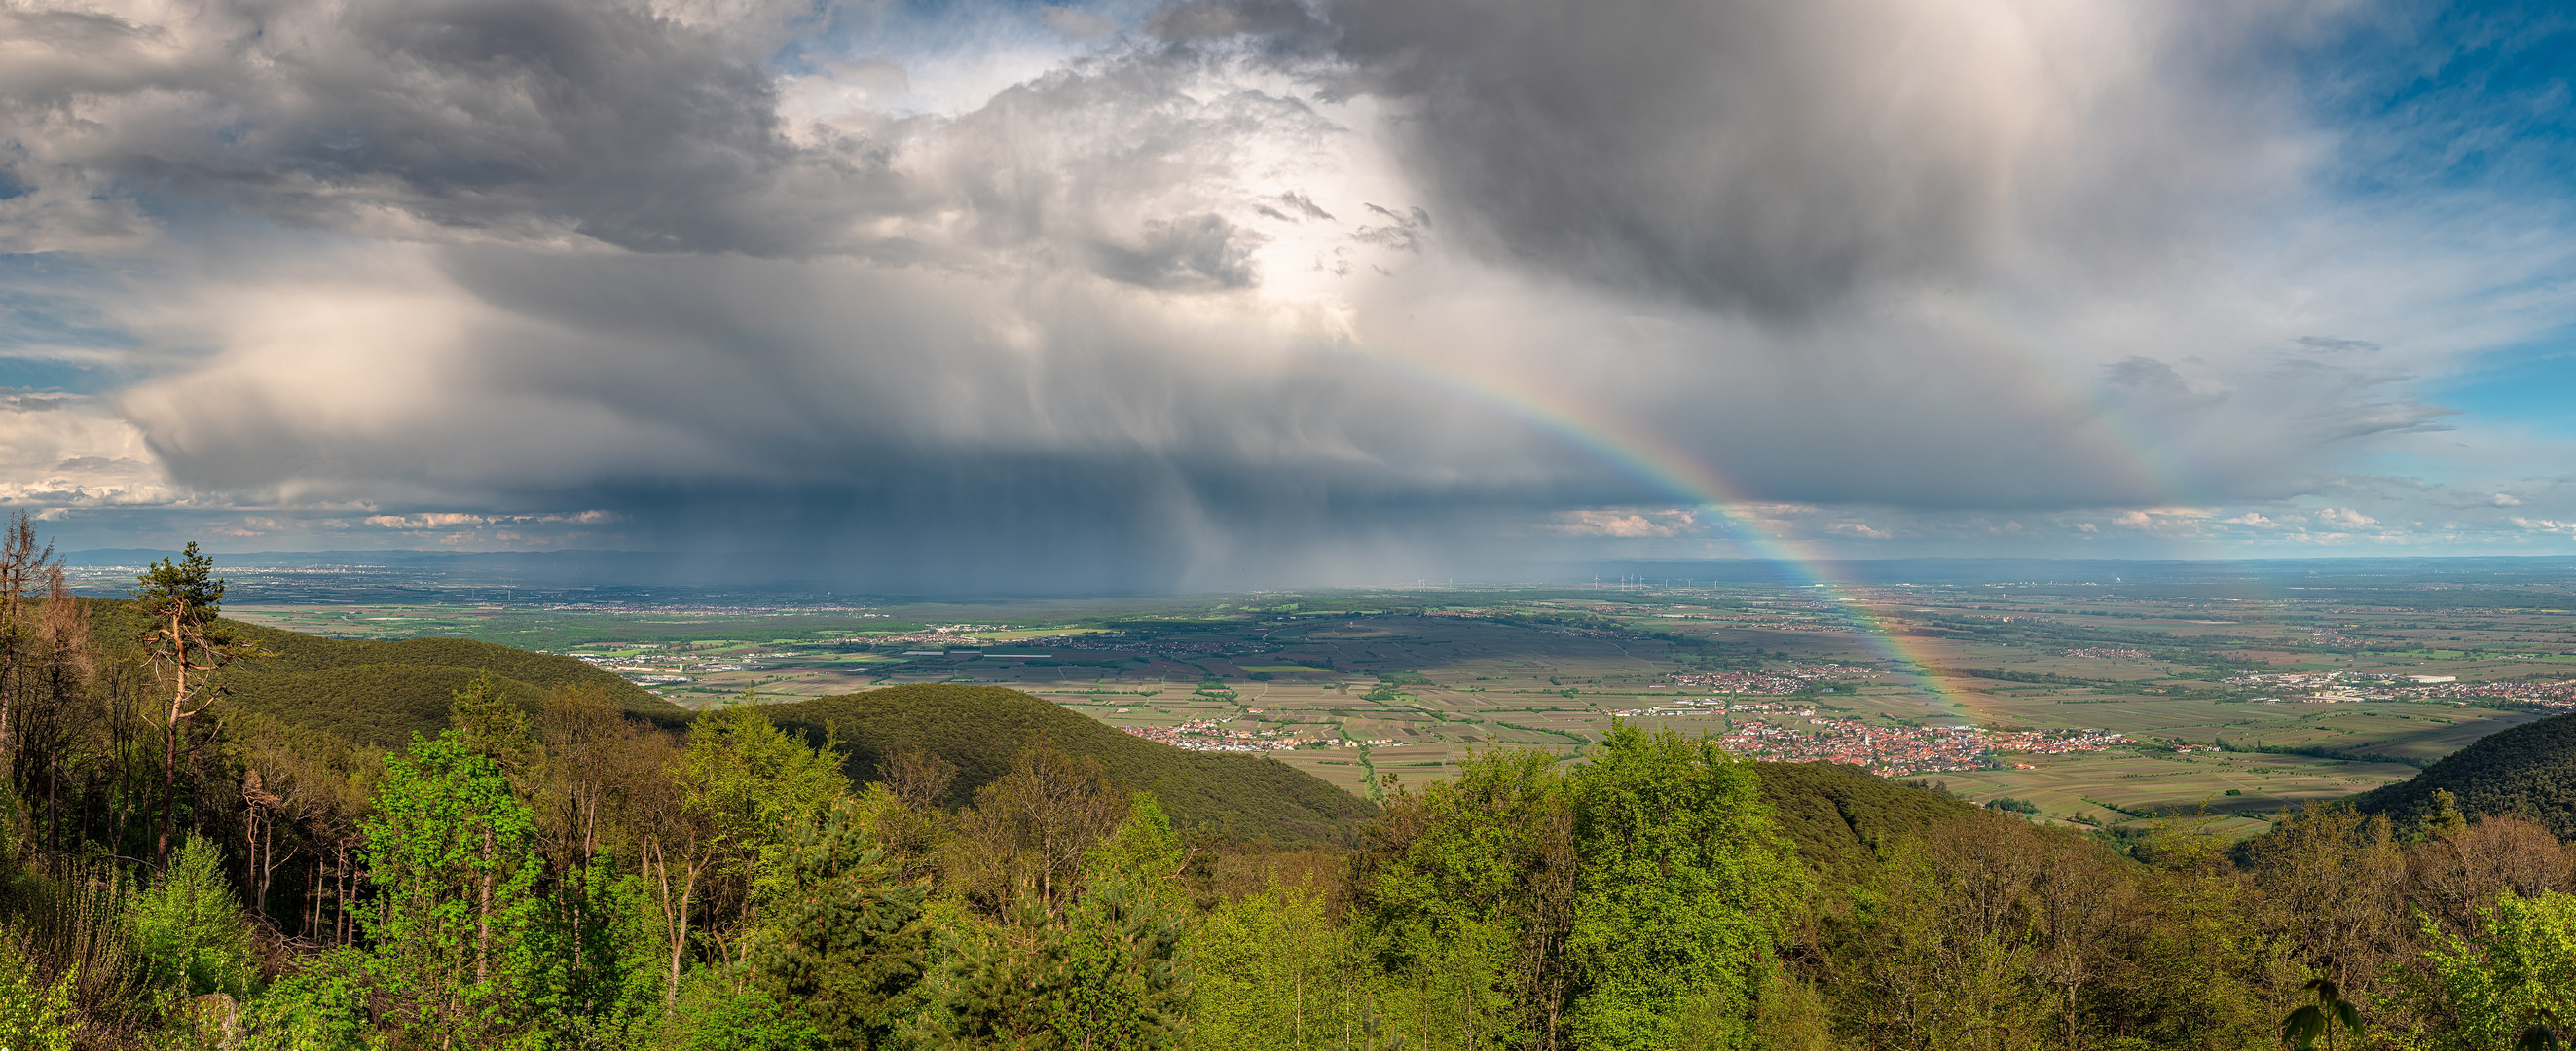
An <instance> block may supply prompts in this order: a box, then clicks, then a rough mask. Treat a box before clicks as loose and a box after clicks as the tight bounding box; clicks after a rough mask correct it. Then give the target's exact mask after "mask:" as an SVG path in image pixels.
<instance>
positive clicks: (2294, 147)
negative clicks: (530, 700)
mask: <svg viewBox="0 0 2576 1051" xmlns="http://www.w3.org/2000/svg"><path fill="white" fill-rule="evenodd" d="M2571 69H2576V19H2571V17H2570V16H2569V15H2567V14H2564V13H2562V12H2561V11H2560V10H2558V9H2557V8H2556V7H2555V6H2554V5H2548V4H2529V5H2460V6H2443V5H2434V4H2419V3H2393V2H2392V3H2373V2H2365V0H2314V2H2303V0H2223V2H2222V0H2209V2H2195V0H1809V2H1805V3H1799V4H1778V3H1770V2H1757V0H1582V2H1576V0H1232V2H1229V0H1187V2H1180V3H1156V2H1146V0H1137V2H1130V0H1110V2H1107V3H1103V4H1097V5H1079V4H1067V5H1054V4H1015V3H1002V2H992V0H964V2H959V3H927V2H911V3H907V2H894V0H884V2H873V3H872V2H854V3H838V2H834V0H796V2H786V0H331V2H313V0H202V2H183V0H0V388H5V389H0V506H5V507H6V508H7V509H11V510H23V511H27V512H29V513H31V514H34V515H35V516H37V517H38V518H39V519H40V520H41V521H42V522H43V523H44V527H45V528H46V529H47V530H48V531H49V534H50V535H51V536H52V537H53V538H54V539H55V541H56V542H57V543H58V544H59V545H61V546H63V547H65V548H67V549H75V550H77V549H88V548H109V547H168V546H174V545H176V544H177V543H179V542H181V541H184V540H188V539H196V540H200V541H203V542H204V543H205V544H206V545H207V547H209V548H210V549H213V550H216V551H243V552H246V551H297V550H301V551H324V550H372V549H386V548H401V549H430V550H551V549H585V548H589V549H613V550H627V551H658V552H669V553H672V556H673V557H674V558H700V559H715V560H718V561H720V562H725V563H726V564H738V565H742V566H745V567H770V570H771V571H776V572H792V573H796V574H810V575H811V576H812V577H813V579H816V580H818V581H820V580H828V581H835V582H842V583H847V584H850V585H854V586H885V587H906V588H928V589H940V588H957V589H1014V588H1027V589H1032V590H1037V589H1082V588H1112V589H1120V590H1138V589H1145V590H1150V589H1159V588H1234V587H1262V586H1294V585H1323V584H1352V583H1372V582H1389V581H1410V580H1414V579H1417V578H1433V579H1438V578H1444V577H1468V578H1481V579H1500V578H1510V577H1511V576H1512V575H1513V569H1514V567H1516V566H1523V565H1532V564H1539V563H1547V562H1561V561H1564V560H1569V559H1576V560H1579V559H1586V558H1659V559H1671V558H1692V557H1818V558H1871V557H1920V556H1941V555H1958V556H1981V557H1982V556H2029V557H2086V558H2102V557H2140V558H2156V557H2180V558H2252V557H2295V556H2300V555H2333V556H2353V555H2372V554H2387V555H2445V554H2480V555H2496V554H2534V555H2542V554H2548V555H2563V554H2576V413H2570V412H2569V411H2567V410H2566V409H2564V408H2563V407H2562V406H2565V405H2567V404H2570V403H2571V401H2576V236H2571V234H2576V193H2571V190H2576V109H2572V108H2571V97H2570V88H2569V84H2568V72H2569V71H2570V70H2571ZM728 560H729V561H728ZM781 567H784V568H783V569H782V568H781Z"/></svg>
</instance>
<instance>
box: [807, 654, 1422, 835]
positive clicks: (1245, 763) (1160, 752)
mask: <svg viewBox="0 0 2576 1051" xmlns="http://www.w3.org/2000/svg"><path fill="white" fill-rule="evenodd" d="M767 711H768V712H769V713H770V717H771V718H773V719H775V720H777V722H778V724H779V725H780V726H784V727H788V728H790V729H800V730H804V731H806V732H808V733H810V734H813V735H815V736H818V737H819V736H822V735H823V734H825V733H826V732H828V733H830V734H831V735H833V736H835V737H837V738H838V739H839V740H840V741H842V742H844V743H845V745H846V746H847V748H848V770H849V771H850V773H851V774H852V776H854V777H859V778H865V777H870V776H874V774H875V772H876V771H877V770H878V769H879V768H880V767H881V766H882V765H883V764H884V763H885V761H886V760H887V759H889V758H890V757H892V756H894V755H895V754H897V753H900V752H905V751H916V750H917V751H920V752H924V753H927V754H929V755H932V756H935V757H937V758H939V759H941V760H943V761H945V762H948V763H951V764H954V765H955V766H956V767H957V768H958V776H957V779H956V781H955V782H954V783H953V784H951V785H950V786H949V789H948V792H947V795H946V796H945V797H944V798H943V799H942V802H943V803H945V804H946V805H949V806H959V805H963V804H965V803H966V802H967V801H969V800H971V799H973V798H974V794H975V791H976V790H977V789H979V788H982V787H983V786H984V785H986V784H987V783H990V782H991V781H993V780H995V779H997V778H999V777H1001V776H1002V775H1003V774H1004V773H1007V772H1008V771H1009V769H1010V765H1011V760H1012V757H1014V756H1016V755H1018V754H1019V752H1020V750H1021V749H1022V748H1025V747H1027V746H1028V745H1029V744H1030V743H1031V742H1034V741H1038V740H1045V741H1046V742H1048V744H1050V745H1051V746H1053V747H1055V748H1057V749H1059V750H1061V751H1064V752H1066V753H1067V754H1070V755H1074V756H1077V757H1082V758H1087V759H1091V760H1093V761H1096V762H1098V763H1099V764H1100V767H1101V770H1102V771H1103V773H1104V774H1105V775H1106V776H1107V777H1108V778H1109V782H1110V783H1111V784H1113V785H1116V786H1117V787H1119V788H1122V789H1126V790H1128V791H1131V792H1152V793H1153V794H1154V796H1155V798H1157V799H1159V800H1161V805H1162V806H1163V808H1164V810H1165V811H1166V812H1168V813H1169V814H1170V815H1171V818H1172V823H1173V825H1174V827H1176V828H1178V829H1179V830H1180V831H1181V832H1182V833H1183V834H1185V835H1189V836H1212V837H1219V838H1226V839H1232V840H1237V841H1253V840H1261V839H1268V840H1272V841H1274V842H1280V843H1295V844H1323V843H1347V842H1349V840H1350V837H1351V835H1352V829H1353V827H1354V826H1355V825H1356V824H1357V823H1358V822H1359V821H1360V820H1362V819H1364V818H1366V817H1367V816H1368V815H1369V813H1370V812H1371V810H1372V808H1371V807H1370V805H1369V804H1368V803H1367V802H1366V801H1364V800H1360V799H1356V798H1353V797H1352V796H1351V795H1350V793H1347V792H1344V791H1342V790H1340V789H1338V788H1334V787H1333V786H1331V785H1329V784H1326V783H1324V782H1323V781H1321V780H1318V779H1316V778H1315V777H1314V776H1313V775H1310V774H1307V773H1306V772H1304V771H1301V770H1298V769H1295V768H1293V767H1290V766H1288V765H1287V764H1285V763H1280V762H1277V761H1274V760H1271V759H1267V758H1261V757H1255V756H1245V755H1219V754H1211V753H1205V752H1187V751H1183V750H1181V749H1177V748H1173V747H1170V746H1168V745H1162V744H1156V743H1154V742H1152V741H1148V740H1145V739H1143V738H1139V737H1134V736H1131V735H1128V734H1125V733H1121V732H1119V731H1117V730H1115V729H1112V728H1110V727H1108V726H1105V725H1102V724H1101V723H1099V722H1098V721H1096V720H1093V719H1089V718H1086V717H1084V716H1082V715H1080V714H1078V713H1075V712H1069V711H1066V710H1065V709H1064V708H1063V707H1061V706H1059V705H1056V704H1053V703H1050V702H1048V701H1045V700H1042V699H1040V698H1037V697H1032V696H1030V695H1028V694H1025V693H1021V692H1019V691H1017V690H1005V689H1001V688H999V687H992V686H960V685H945V684H930V685H918V686H896V687H891V688H888V689H882V690H871V691H869V692H866V693H855V694H845V695H843V696H839V697H824V698H819V699H816V700H811V701H799V702H796V703H794V704H779V705H770V706H767Z"/></svg>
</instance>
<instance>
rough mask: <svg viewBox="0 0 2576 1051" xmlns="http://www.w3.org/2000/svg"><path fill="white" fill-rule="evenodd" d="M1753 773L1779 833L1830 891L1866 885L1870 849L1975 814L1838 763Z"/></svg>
mask: <svg viewBox="0 0 2576 1051" xmlns="http://www.w3.org/2000/svg"><path fill="white" fill-rule="evenodd" d="M1754 769H1755V770H1756V771H1757V772H1758V773H1759V775H1760V776H1761V778H1762V795H1763V797H1764V798H1766V799H1768V800H1770V802H1771V808H1772V811H1773V812H1774V813H1775V814H1776V815H1777V816H1778V818H1779V821H1780V831H1781V832H1782V833H1784V834H1786V835H1787V836H1788V837H1789V839H1790V841H1791V842H1794V843H1796V844H1797V845H1798V855H1799V856H1800V857H1802V858H1804V859H1806V862H1807V866H1808V868H1810V869H1812V870H1813V871H1814V872H1815V873H1816V874H1817V876H1818V877H1819V878H1820V879H1821V880H1822V881H1823V882H1824V883H1826V884H1827V885H1828V886H1848V885H1850V884H1853V883H1856V882H1859V881H1860V880H1861V879H1863V878H1864V877H1866V876H1867V875H1868V873H1869V871H1870V870H1871V869H1872V868H1874V867H1876V865H1877V863H1878V855H1877V853H1876V850H1875V847H1876V845H1877V844H1879V843H1881V842H1882V841H1885V840H1887V839H1888V838H1889V837H1892V836H1901V835H1921V834H1922V833H1924V832H1925V831H1926V830H1928V829H1930V828H1932V827H1933V826H1936V825H1939V824H1941V823H1942V822H1945V821H1951V820H1955V819H1958V818H1962V817H1966V816H1968V815H1970V814H1972V813H1974V812H1975V810H1976V808H1975V807H1972V806H1970V805H1969V804H1967V803H1963V802H1960V801H1959V800H1956V799H1953V798H1951V797H1949V796H1946V795H1942V794H1940V793H1938V792H1929V791H1925V790H1923V789H1920V788H1912V787H1908V786H1906V785H1902V784H1899V783H1896V782H1894V781H1889V780H1887V779H1886V778H1883V777H1876V776H1873V775H1871V774H1870V773H1868V772H1867V771H1864V770H1862V769H1860V768H1859V767H1855V766H1849V765H1845V764H1842V763H1756V764H1754Z"/></svg>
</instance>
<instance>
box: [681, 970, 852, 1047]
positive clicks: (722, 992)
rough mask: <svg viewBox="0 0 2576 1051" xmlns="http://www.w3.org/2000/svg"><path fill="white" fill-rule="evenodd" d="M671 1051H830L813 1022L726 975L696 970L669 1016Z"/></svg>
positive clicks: (713, 971) (718, 972)
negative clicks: (827, 1050)
mask: <svg viewBox="0 0 2576 1051" xmlns="http://www.w3.org/2000/svg"><path fill="white" fill-rule="evenodd" d="M670 1027H671V1031H670V1039H669V1040H668V1042H667V1044H666V1046H668V1047H670V1048H672V1049H673V1051H826V1049H827V1048H831V1047H833V1046H834V1045H831V1044H827V1043H825V1042H824V1039H823V1035H822V1034H821V1033H820V1032H817V1031H816V1030H815V1028H814V1026H813V1023H811V1022H808V1021H806V1020H805V1018H804V1017H803V1016H801V1015H799V1014H797V1013H796V1012H794V1011H793V1010H790V1009H789V1008H788V1007H787V1006H786V1005H784V1004H781V1003H779V1002H778V1000H777V998H776V997H773V996H771V995H770V994H769V993H768V992H766V991H764V990H762V989H760V988H758V987H754V986H747V985H742V984H739V983H738V982H735V981H733V980H732V979H731V978H730V977H729V976H727V975H725V974H723V973H722V972H720V971H718V970H716V969H712V968H705V969H700V970H697V971H692V972H690V974H689V977H688V980H687V981H686V982H684V983H683V984H682V985H681V989H680V998H679V1002H678V1004H677V1006H676V1007H675V1008H674V1010H673V1011H672V1012H671V1018H670Z"/></svg>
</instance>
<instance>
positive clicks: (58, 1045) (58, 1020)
mask: <svg viewBox="0 0 2576 1051" xmlns="http://www.w3.org/2000/svg"><path fill="white" fill-rule="evenodd" d="M76 977H77V975H74V974H65V975H63V976H62V977H60V978H57V979H55V980H53V981H51V982H47V981H45V980H43V978H41V977H40V976H39V975H38V974H37V973H36V961H35V958H34V957H33V956H32V955H30V954H29V953H28V952H27V950H26V939H24V938H22V937H19V936H18V935H17V933H16V932H14V931H13V932H10V933H9V934H8V935H6V936H5V937H0V1048H8V1049H9V1051H71V1046H72V1029H73V1028H74V1026H75V1025H76V1024H77V1023H76V1021H75V1020H74V1018H73V1016H72V983H73V981H74V980H75V979H76Z"/></svg>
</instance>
